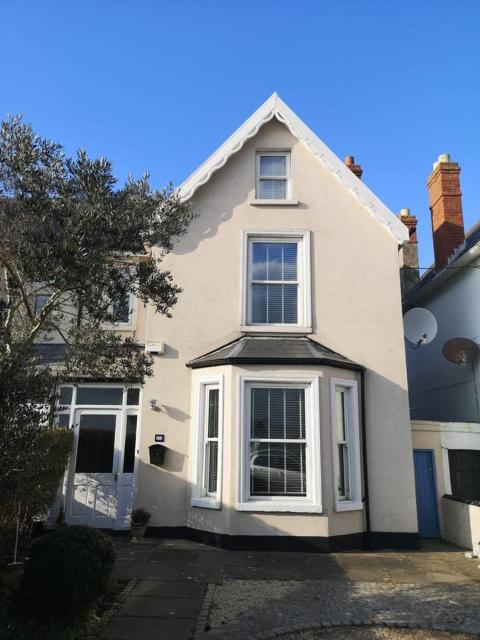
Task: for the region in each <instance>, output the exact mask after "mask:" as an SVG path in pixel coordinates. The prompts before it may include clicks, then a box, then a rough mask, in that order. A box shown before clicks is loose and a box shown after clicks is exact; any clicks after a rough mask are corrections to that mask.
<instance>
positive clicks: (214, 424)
mask: <svg viewBox="0 0 480 640" xmlns="http://www.w3.org/2000/svg"><path fill="white" fill-rule="evenodd" d="M218 397H219V391H218V389H210V391H209V392H208V437H209V438H218Z"/></svg>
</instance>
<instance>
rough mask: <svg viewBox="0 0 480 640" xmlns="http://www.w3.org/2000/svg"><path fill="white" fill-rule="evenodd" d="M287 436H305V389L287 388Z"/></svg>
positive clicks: (289, 437)
mask: <svg viewBox="0 0 480 640" xmlns="http://www.w3.org/2000/svg"><path fill="white" fill-rule="evenodd" d="M285 412H286V415H285V437H286V438H287V439H289V440H292V439H294V438H305V389H286V390H285Z"/></svg>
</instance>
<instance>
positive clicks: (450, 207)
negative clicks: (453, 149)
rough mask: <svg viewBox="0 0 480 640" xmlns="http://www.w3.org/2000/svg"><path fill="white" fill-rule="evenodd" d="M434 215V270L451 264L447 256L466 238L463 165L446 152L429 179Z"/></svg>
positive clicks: (429, 193)
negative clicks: (461, 171)
mask: <svg viewBox="0 0 480 640" xmlns="http://www.w3.org/2000/svg"><path fill="white" fill-rule="evenodd" d="M427 187H428V195H429V200H430V212H431V215H432V232H433V248H434V253H435V271H440V270H441V269H443V268H444V267H445V266H446V265H447V264H448V258H449V257H450V256H451V255H452V253H453V252H454V251H455V249H457V247H459V246H460V245H461V244H462V243H463V242H464V240H465V229H464V226H463V212H462V192H461V191H460V166H459V165H458V163H457V162H451V161H450V156H449V155H448V154H447V153H445V154H443V155H441V156H439V157H438V161H437V162H435V163H434V165H433V171H432V173H431V174H430V177H429V178H428V181H427Z"/></svg>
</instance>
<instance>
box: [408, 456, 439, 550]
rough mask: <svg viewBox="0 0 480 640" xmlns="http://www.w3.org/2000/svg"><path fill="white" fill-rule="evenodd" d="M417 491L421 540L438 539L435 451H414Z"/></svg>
mask: <svg viewBox="0 0 480 640" xmlns="http://www.w3.org/2000/svg"><path fill="white" fill-rule="evenodd" d="M413 462H414V466H415V491H416V493H417V515H418V532H419V534H420V537H421V538H438V537H439V535H440V532H439V528H438V509H437V490H436V486H435V469H434V466H433V465H434V460H433V451H430V450H429V449H414V451H413Z"/></svg>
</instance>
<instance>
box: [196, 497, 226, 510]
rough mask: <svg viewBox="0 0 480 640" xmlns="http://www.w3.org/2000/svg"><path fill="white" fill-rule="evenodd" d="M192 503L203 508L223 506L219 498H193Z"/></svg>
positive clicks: (219, 507)
mask: <svg viewBox="0 0 480 640" xmlns="http://www.w3.org/2000/svg"><path fill="white" fill-rule="evenodd" d="M190 504H191V506H192V507H202V508H203V509H221V508H222V503H221V502H220V500H217V498H207V497H205V498H192V499H191V501H190Z"/></svg>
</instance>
